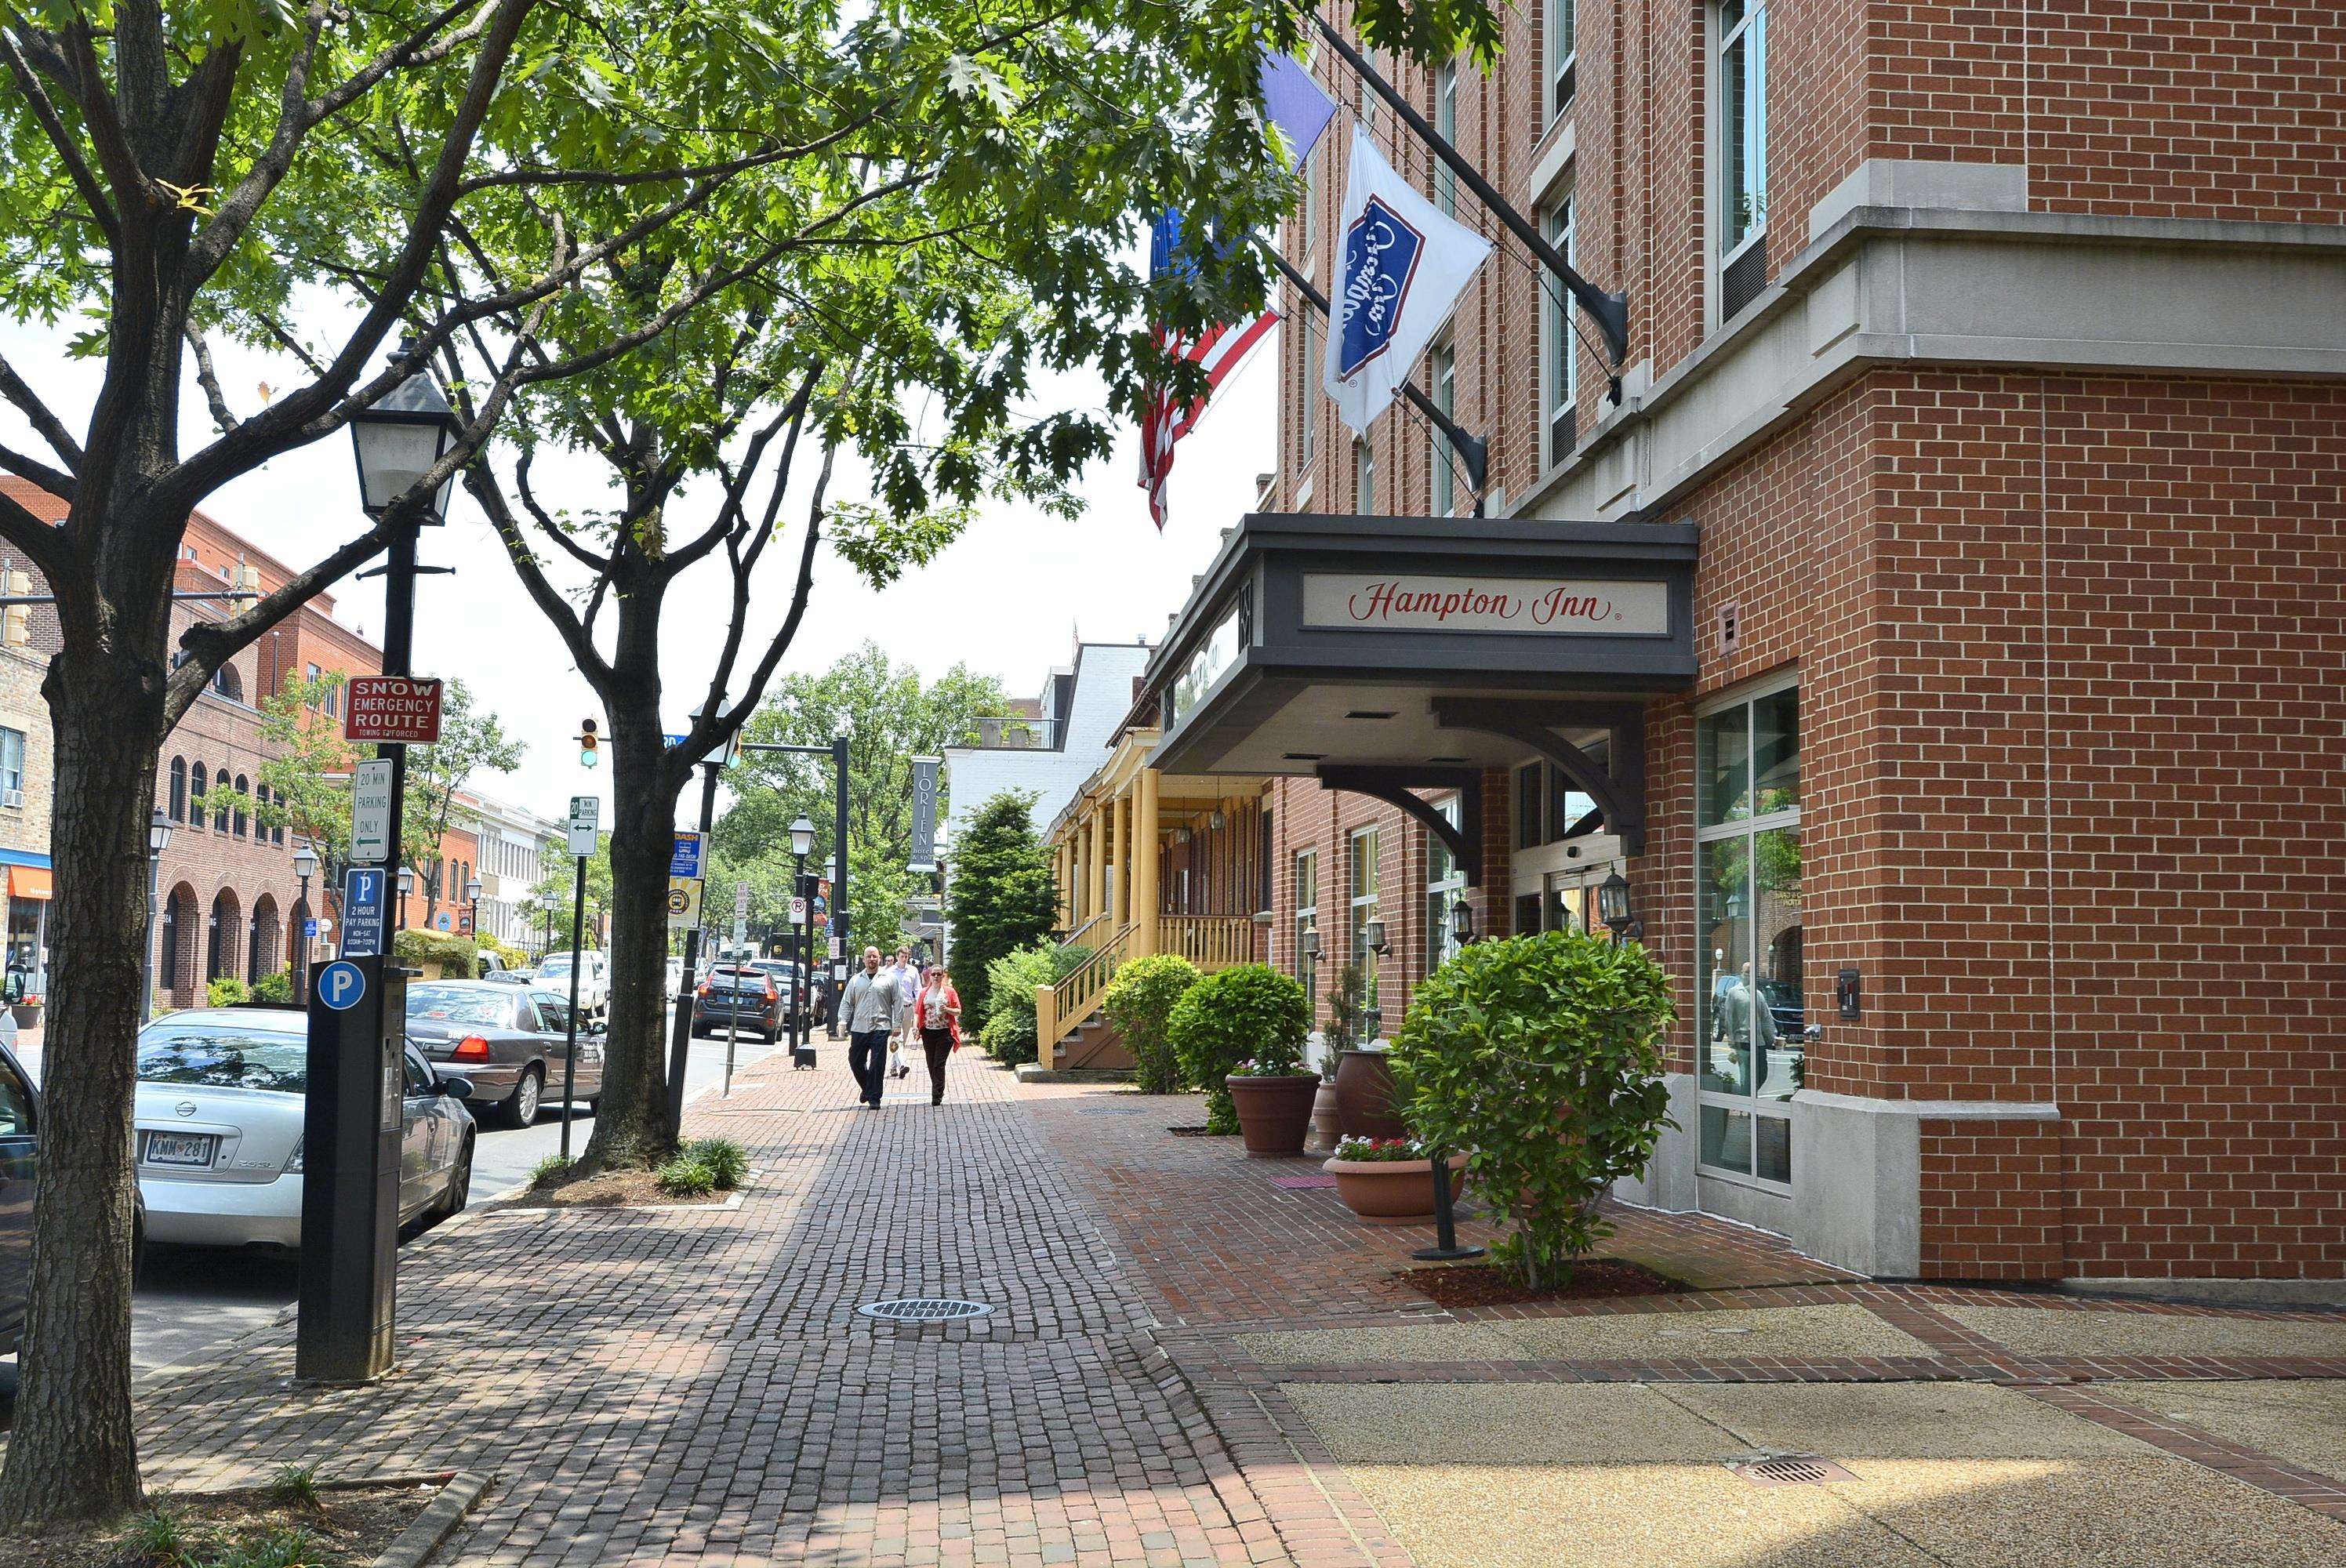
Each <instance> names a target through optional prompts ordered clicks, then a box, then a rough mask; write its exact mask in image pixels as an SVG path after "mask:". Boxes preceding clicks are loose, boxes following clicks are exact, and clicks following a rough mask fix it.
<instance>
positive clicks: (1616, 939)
mask: <svg viewBox="0 0 2346 1568" xmlns="http://www.w3.org/2000/svg"><path fill="white" fill-rule="evenodd" d="M1596 918H1597V919H1598V920H1599V921H1603V922H1604V923H1605V924H1606V925H1607V927H1609V928H1610V929H1611V931H1612V932H1613V945H1614V946H1615V947H1618V946H1620V945H1621V944H1622V942H1625V941H1627V939H1628V935H1629V927H1630V924H1631V923H1632V922H1633V921H1635V920H1636V919H1637V916H1636V915H1635V914H1634V913H1633V912H1632V911H1630V908H1629V879H1628V878H1627V877H1625V876H1623V875H1622V874H1621V873H1620V872H1618V871H1615V872H1614V873H1613V874H1612V875H1611V876H1609V877H1607V878H1606V879H1605V880H1604V881H1602V882H1600V883H1598V884H1597V888H1596Z"/></svg>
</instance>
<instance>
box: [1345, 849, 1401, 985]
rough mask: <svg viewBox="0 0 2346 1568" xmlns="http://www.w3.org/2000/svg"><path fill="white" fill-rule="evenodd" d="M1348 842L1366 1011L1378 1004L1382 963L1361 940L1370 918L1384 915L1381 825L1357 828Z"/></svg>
mask: <svg viewBox="0 0 2346 1568" xmlns="http://www.w3.org/2000/svg"><path fill="white" fill-rule="evenodd" d="M1364 840H1365V841H1366V842H1367V844H1368V847H1369V855H1368V860H1367V865H1368V876H1367V879H1366V886H1367V888H1368V891H1366V892H1362V891H1358V890H1359V889H1360V888H1361V887H1362V875H1361V868H1362V856H1361V846H1362V842H1363V841H1364ZM1344 842H1345V846H1346V850H1347V853H1346V859H1345V867H1346V872H1347V875H1348V877H1349V879H1350V880H1349V881H1347V882H1346V883H1345V887H1344V894H1345V898H1346V905H1345V911H1346V913H1347V914H1348V915H1349V917H1350V918H1351V920H1352V935H1351V941H1352V962H1354V963H1356V964H1358V965H1360V968H1361V1009H1362V1012H1366V1011H1367V1010H1368V1009H1370V1008H1372V1007H1374V1006H1376V1005H1377V996H1378V984H1377V982H1378V975H1377V970H1378V967H1379V966H1378V962H1377V955H1376V954H1375V953H1374V952H1371V951H1370V950H1369V949H1368V948H1367V946H1366V945H1364V944H1363V943H1362V940H1361V939H1362V935H1363V928H1364V927H1365V926H1367V924H1368V922H1369V921H1372V920H1382V919H1383V918H1384V905H1383V901H1382V893H1383V887H1382V873H1383V859H1384V841H1383V837H1382V830H1381V827H1380V825H1379V824H1377V823H1373V822H1372V823H1371V824H1369V825H1368V826H1367V827H1365V828H1355V829H1353V830H1352V832H1351V833H1350V834H1348V835H1346V837H1345V840H1344ZM1363 911H1366V912H1365V913H1364V912H1363ZM1385 940H1386V942H1387V943H1388V944H1390V943H1391V942H1392V933H1391V932H1387V933H1386V938H1385Z"/></svg>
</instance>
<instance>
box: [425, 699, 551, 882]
mask: <svg viewBox="0 0 2346 1568" xmlns="http://www.w3.org/2000/svg"><path fill="white" fill-rule="evenodd" d="M526 749H527V748H526V747H525V746H523V744H522V743H521V742H520V741H518V740H515V739H514V738H511V737H510V736H508V735H506V734H505V726H504V725H503V724H502V723H500V722H499V721H498V719H497V716H496V715H495V714H494V713H488V712H485V711H484V712H478V713H476V712H474V709H473V694H472V692H471V690H470V689H469V688H467V687H465V685H464V682H463V681H461V680H456V679H453V678H452V679H450V680H449V682H448V684H447V687H446V689H445V690H444V692H443V693H442V695H441V698H440V738H439V739H438V740H436V741H434V742H433V743H432V744H431V745H429V746H416V747H411V748H409V750H408V753H407V809H406V811H405V813H404V823H403V825H405V823H413V825H414V830H413V832H412V833H406V834H403V838H405V839H406V840H407V842H408V844H409V845H410V846H412V847H411V848H410V849H409V850H408V854H409V857H410V858H409V860H408V862H407V863H408V864H409V865H411V866H413V867H415V868H416V871H417V872H418V874H419V875H421V876H422V877H423V923H424V924H425V925H427V926H428V925H430V924H431V923H432V917H433V914H435V913H437V912H438V911H439V908H440V898H441V894H442V892H443V891H445V892H446V894H447V896H448V897H449V899H451V900H452V901H453V900H454V899H457V898H460V897H462V896H463V893H464V890H463V889H461V888H449V889H445V890H443V889H442V887H441V886H440V873H441V871H442V870H443V868H444V864H445V862H444V860H443V859H442V857H441V854H440V844H441V841H442V840H444V839H445V838H446V837H447V836H448V828H449V825H450V822H451V820H452V819H454V818H457V817H461V816H462V815H463V812H462V811H461V810H460V809H459V808H458V807H457V805H456V795H457V792H458V791H460V790H462V789H464V786H465V785H466V784H467V783H469V782H471V780H472V778H473V776H474V774H476V773H484V772H485V773H510V772H512V771H513V770H514V769H516V768H518V767H520V766H521V757H522V753H523V752H524V751H525V750H526Z"/></svg>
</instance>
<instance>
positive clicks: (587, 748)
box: [578, 718, 602, 768]
mask: <svg viewBox="0 0 2346 1568" xmlns="http://www.w3.org/2000/svg"><path fill="white" fill-rule="evenodd" d="M601 744H602V739H601V738H600V737H599V736H597V734H596V733H595V721H594V720H593V719H591V718H582V719H580V720H579V721H578V766H579V767H581V768H592V767H594V766H595V748H597V746H599V745H601Z"/></svg>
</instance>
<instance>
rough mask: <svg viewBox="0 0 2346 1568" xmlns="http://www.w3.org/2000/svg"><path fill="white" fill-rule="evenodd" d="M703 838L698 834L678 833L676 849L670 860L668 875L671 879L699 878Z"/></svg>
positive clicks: (670, 855)
mask: <svg viewBox="0 0 2346 1568" xmlns="http://www.w3.org/2000/svg"><path fill="white" fill-rule="evenodd" d="M700 851H701V838H700V835H699V834H698V833H678V835H677V836H676V849H675V850H674V851H673V852H672V853H671V854H669V856H668V875H669V876H671V877H698V876H699V875H700V874H701V871H700Z"/></svg>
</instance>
